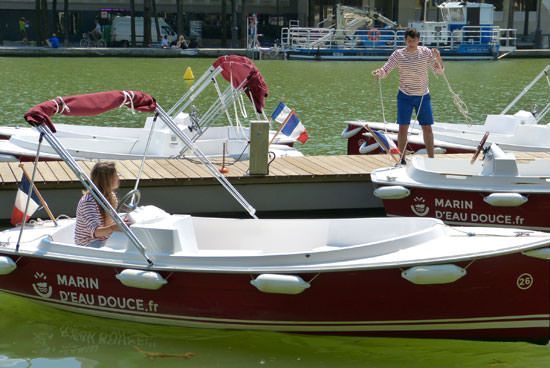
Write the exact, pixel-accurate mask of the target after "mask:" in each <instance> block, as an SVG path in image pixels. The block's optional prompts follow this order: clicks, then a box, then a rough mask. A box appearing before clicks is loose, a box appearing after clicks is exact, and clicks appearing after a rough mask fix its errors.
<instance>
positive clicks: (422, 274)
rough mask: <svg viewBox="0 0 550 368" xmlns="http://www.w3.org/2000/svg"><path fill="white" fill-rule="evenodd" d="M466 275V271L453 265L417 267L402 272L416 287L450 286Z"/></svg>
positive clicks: (402, 275)
mask: <svg viewBox="0 0 550 368" xmlns="http://www.w3.org/2000/svg"><path fill="white" fill-rule="evenodd" d="M464 275H466V270H465V269H464V268H462V267H458V266H455V265H453V264H443V265H433V266H416V267H412V268H409V269H408V270H405V271H403V272H401V277H403V278H404V279H405V280H407V281H410V282H412V283H413V284H416V285H436V284H450V283H451V282H455V281H456V280H458V279H460V278H462V277H463V276H464Z"/></svg>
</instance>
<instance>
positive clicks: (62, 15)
mask: <svg viewBox="0 0 550 368" xmlns="http://www.w3.org/2000/svg"><path fill="white" fill-rule="evenodd" d="M437 1H438V0H156V1H152V0H135V1H134V2H135V15H136V16H143V13H144V11H145V10H146V8H145V7H146V6H149V7H152V6H154V7H155V8H156V9H150V10H151V12H153V11H154V10H156V13H157V14H158V16H160V17H163V18H165V19H166V21H167V22H168V23H169V24H170V25H171V26H172V28H173V29H174V31H175V32H177V33H183V34H185V35H186V36H187V37H189V38H197V39H198V41H199V42H200V43H199V45H200V46H213V47H228V46H235V47H243V46H244V43H245V39H246V24H247V23H246V22H247V16H249V15H251V14H255V15H256V18H257V20H258V33H259V34H260V43H261V44H262V45H264V46H269V45H271V44H273V43H274V42H276V41H277V39H278V38H279V36H280V30H281V28H282V27H284V26H287V25H288V23H289V21H291V20H297V21H299V24H300V25H303V26H309V27H313V26H317V25H319V24H320V23H322V22H323V20H325V19H330V18H331V17H332V16H333V15H334V13H335V10H336V5H337V3H341V4H343V5H349V6H353V7H370V8H374V9H376V10H378V11H379V12H380V13H382V14H384V15H385V16H386V17H388V18H390V19H392V20H394V21H396V22H397V23H399V24H400V25H401V26H407V24H409V23H410V22H413V21H419V20H422V19H423V17H424V14H426V18H427V20H434V21H435V20H439V19H440V17H439V15H438V9H437V7H436V6H435V3H437ZM482 2H489V3H492V4H494V5H495V7H496V12H495V23H496V25H498V26H500V27H502V28H516V29H517V30H518V35H519V36H522V37H525V38H530V37H533V35H534V34H535V33H536V32H537V31H539V32H540V33H541V34H542V35H544V37H545V40H547V39H548V37H549V36H548V35H549V34H550V11H549V8H548V7H550V0H515V1H514V0H485V1H483V0H482ZM66 5H68V8H65V6H66ZM547 6H548V7H547ZM178 7H179V9H180V11H179V12H178ZM424 7H426V9H424ZM37 8H38V9H37ZM130 13H131V9H130V1H123V0H95V1H84V0H71V1H68V0H0V41H3V40H6V41H18V40H21V39H22V38H23V37H24V36H26V37H27V38H28V40H31V41H32V40H36V41H38V40H39V39H40V38H45V37H48V36H49V35H50V34H51V33H54V32H55V33H57V34H59V35H61V37H63V38H64V37H68V39H69V40H70V41H71V42H78V40H80V38H81V37H82V34H83V33H85V32H89V31H91V30H92V29H93V27H94V25H95V21H96V20H98V21H99V22H100V24H101V26H102V27H103V29H104V30H105V31H106V32H107V35H106V36H108V31H109V25H110V23H111V22H112V19H113V18H114V17H116V16H121V15H129V14H130ZM66 14H67V17H66ZM22 18H24V20H25V21H26V23H27V26H26V29H25V30H24V32H23V29H22V25H23V23H22V22H21V21H22Z"/></svg>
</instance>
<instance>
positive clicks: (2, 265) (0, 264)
mask: <svg viewBox="0 0 550 368" xmlns="http://www.w3.org/2000/svg"><path fill="white" fill-rule="evenodd" d="M16 268H17V265H16V264H15V262H14V261H13V260H12V259H11V258H10V257H0V275H9V274H10V273H12V272H13V270H15V269H16Z"/></svg>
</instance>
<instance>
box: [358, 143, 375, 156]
mask: <svg viewBox="0 0 550 368" xmlns="http://www.w3.org/2000/svg"><path fill="white" fill-rule="evenodd" d="M367 143H368V142H367V141H364V142H363V144H362V145H360V146H359V153H360V154H362V155H365V154H367V153H371V152H372V151H374V150H376V149H377V148H379V147H380V145H379V144H378V143H376V142H374V143H371V144H367Z"/></svg>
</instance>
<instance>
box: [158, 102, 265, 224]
mask: <svg viewBox="0 0 550 368" xmlns="http://www.w3.org/2000/svg"><path fill="white" fill-rule="evenodd" d="M156 112H157V114H158V117H160V119H161V120H162V122H163V123H164V124H165V125H166V126H167V127H168V128H170V129H171V130H172V132H173V133H174V134H175V135H176V136H178V137H179V138H180V139H181V140H182V142H183V143H185V144H186V145H187V146H188V147H189V149H191V150H192V151H193V153H194V154H195V156H197V157H198V158H199V160H200V161H201V162H202V163H203V164H204V166H206V168H207V169H208V171H210V173H211V174H212V176H214V177H215V178H216V179H217V180H218V181H219V182H220V184H221V185H222V186H223V187H224V188H225V189H226V190H227V191H228V192H229V194H231V196H233V198H235V200H236V201H237V202H238V203H239V204H240V205H241V206H242V207H243V208H244V209H245V210H246V211H247V212H248V214H249V215H250V216H251V217H252V218H254V219H257V218H258V217H256V209H255V208H254V207H252V205H251V204H250V203H248V202H247V200H246V199H245V198H244V197H243V196H242V195H241V194H240V193H239V192H238V191H237V190H236V189H235V187H234V186H233V185H231V183H230V182H229V181H228V180H227V178H226V177H225V176H223V175H222V174H221V173H220V172H219V171H218V169H217V168H216V167H215V166H214V165H213V164H212V162H210V161H209V160H208V158H206V156H205V155H204V153H202V151H201V150H200V149H199V148H197V147H196V146H195V145H194V144H193V142H192V141H191V139H190V138H189V137H188V136H187V135H186V134H185V133H184V132H183V131H182V130H180V129H179V128H178V126H177V125H176V123H175V122H174V121H173V120H172V118H171V117H170V115H168V113H167V112H166V111H164V110H163V109H162V107H161V106H159V105H157V109H156Z"/></svg>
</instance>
